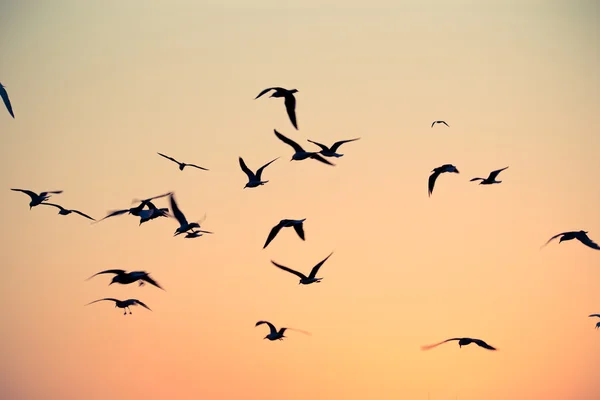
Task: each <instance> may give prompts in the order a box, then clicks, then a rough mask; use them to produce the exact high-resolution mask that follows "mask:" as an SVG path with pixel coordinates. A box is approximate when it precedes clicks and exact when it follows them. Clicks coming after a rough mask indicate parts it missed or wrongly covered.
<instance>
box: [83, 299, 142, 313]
mask: <svg viewBox="0 0 600 400" xmlns="http://www.w3.org/2000/svg"><path fill="white" fill-rule="evenodd" d="M102 300H110V301H114V302H115V308H116V307H119V308H122V309H123V310H124V311H125V312H123V315H127V310H129V314H131V310H130V309H129V307H131V306H137V305H140V306H142V307H144V308H146V309H148V310H150V307H148V306H147V305H145V304H144V303H142V302H141V301H139V300H138V299H127V300H117V299H113V298H112V297H105V298H103V299H98V300H94V301H92V302H90V303H87V304H86V306H89V305H90V304H93V303H96V302H98V301H102ZM150 311H152V310H150Z"/></svg>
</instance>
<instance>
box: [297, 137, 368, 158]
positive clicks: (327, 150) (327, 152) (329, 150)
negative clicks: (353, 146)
mask: <svg viewBox="0 0 600 400" xmlns="http://www.w3.org/2000/svg"><path fill="white" fill-rule="evenodd" d="M359 139H360V138H355V139H348V140H340V141H339V142H335V143H334V144H333V145H332V146H331V147H327V146H325V145H324V144H322V143H319V142H315V141H313V140H310V139H306V140H308V141H309V142H311V143H314V144H316V145H317V146H319V147H320V148H321V151H320V152H319V154H321V155H322V156H325V157H342V156H343V154H338V153H337V149H339V148H340V146H341V145H343V144H344V143H350V142H354V141H356V140H359Z"/></svg>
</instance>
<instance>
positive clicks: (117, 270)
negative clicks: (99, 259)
mask: <svg viewBox="0 0 600 400" xmlns="http://www.w3.org/2000/svg"><path fill="white" fill-rule="evenodd" d="M124 273H125V270H123V269H107V270H104V271H100V272H98V273H95V274H94V275H92V276H90V277H89V278H87V279H86V281H88V280H90V279H92V278H93V277H95V276H96V275H100V274H117V275H119V274H124Z"/></svg>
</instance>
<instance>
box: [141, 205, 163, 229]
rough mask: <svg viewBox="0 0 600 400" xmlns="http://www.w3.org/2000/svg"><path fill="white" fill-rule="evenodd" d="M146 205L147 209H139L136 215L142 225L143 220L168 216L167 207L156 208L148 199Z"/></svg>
mask: <svg viewBox="0 0 600 400" xmlns="http://www.w3.org/2000/svg"><path fill="white" fill-rule="evenodd" d="M146 206H147V207H148V209H147V210H141V211H140V212H139V214H138V216H139V217H140V225H142V224H143V223H144V222H148V221H152V220H153V219H155V218H158V217H168V216H169V209H168V208H156V206H155V205H154V203H152V202H151V201H148V202H147V203H146Z"/></svg>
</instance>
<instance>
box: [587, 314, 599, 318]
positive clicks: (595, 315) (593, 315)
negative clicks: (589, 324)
mask: <svg viewBox="0 0 600 400" xmlns="http://www.w3.org/2000/svg"><path fill="white" fill-rule="evenodd" d="M588 317H590V318H591V317H598V318H600V314H590V315H588Z"/></svg>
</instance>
